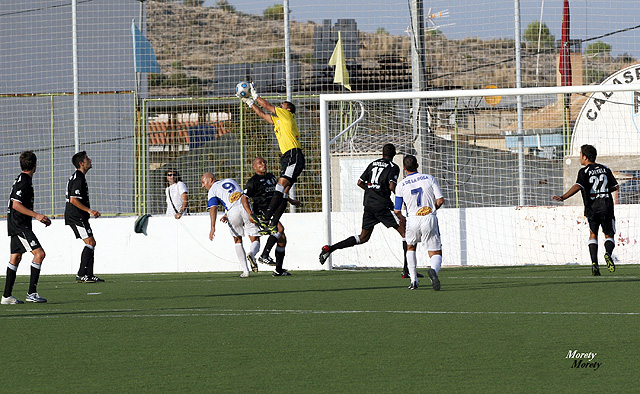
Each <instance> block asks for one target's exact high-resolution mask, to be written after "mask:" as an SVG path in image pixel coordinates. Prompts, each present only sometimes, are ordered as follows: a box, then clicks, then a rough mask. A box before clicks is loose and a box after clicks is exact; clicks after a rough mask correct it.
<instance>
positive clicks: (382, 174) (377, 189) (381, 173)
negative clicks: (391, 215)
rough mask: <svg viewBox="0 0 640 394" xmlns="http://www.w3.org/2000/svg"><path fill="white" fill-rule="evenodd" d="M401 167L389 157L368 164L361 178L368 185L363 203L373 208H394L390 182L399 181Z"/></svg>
mask: <svg viewBox="0 0 640 394" xmlns="http://www.w3.org/2000/svg"><path fill="white" fill-rule="evenodd" d="M399 175H400V167H398V165H397V164H395V163H394V162H392V161H391V160H389V159H385V158H382V159H378V160H374V161H373V162H371V164H369V166H367V169H366V170H364V172H363V173H362V175H360V180H361V181H363V182H364V183H365V184H366V185H365V187H366V189H365V191H364V201H363V205H364V206H366V207H371V208H387V209H392V208H393V202H391V189H390V188H389V183H390V182H393V183H398V176H399Z"/></svg>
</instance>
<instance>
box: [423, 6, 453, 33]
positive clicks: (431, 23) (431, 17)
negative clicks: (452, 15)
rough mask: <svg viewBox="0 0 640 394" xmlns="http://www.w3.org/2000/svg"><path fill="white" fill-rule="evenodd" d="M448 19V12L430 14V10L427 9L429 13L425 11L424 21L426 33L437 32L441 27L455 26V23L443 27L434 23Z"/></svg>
mask: <svg viewBox="0 0 640 394" xmlns="http://www.w3.org/2000/svg"><path fill="white" fill-rule="evenodd" d="M448 17H449V10H442V11H438V12H433V13H432V12H431V8H429V11H427V15H426V19H427V24H426V25H427V26H425V28H426V30H428V31H432V30H438V29H440V28H441V27H445V26H453V25H455V23H447V24H444V25H439V24H437V23H436V22H435V19H440V18H448Z"/></svg>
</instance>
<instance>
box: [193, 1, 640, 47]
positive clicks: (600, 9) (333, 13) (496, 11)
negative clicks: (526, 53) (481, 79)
mask: <svg viewBox="0 0 640 394" xmlns="http://www.w3.org/2000/svg"><path fill="white" fill-rule="evenodd" d="M228 1H229V3H230V4H231V5H233V6H234V7H235V8H236V9H237V10H238V11H241V12H244V13H248V14H256V15H262V12H263V11H264V10H265V9H266V8H268V7H270V6H272V5H274V4H276V3H278V4H282V0H228ZM408 1H409V0H320V1H318V0H289V7H290V9H291V17H292V19H293V20H295V21H299V22H306V21H314V22H317V23H322V21H323V20H324V19H331V20H332V21H333V23H335V21H336V20H337V19H342V18H354V19H356V22H357V23H358V28H359V29H360V30H363V31H368V32H375V31H376V30H377V29H378V28H379V27H382V28H384V29H386V30H387V31H388V32H390V33H391V34H406V32H405V31H406V30H407V28H408V25H409V11H408V9H409V7H408ZM215 2H216V0H206V1H205V3H204V5H205V6H212V5H214V4H215ZM514 4H515V0H485V1H482V0H480V1H469V0H446V1H445V0H436V1H429V0H425V3H424V7H425V9H426V10H428V9H429V8H431V10H432V13H434V12H439V11H443V10H448V12H449V15H448V17H446V18H441V19H435V21H436V22H437V23H438V24H439V30H440V31H442V32H443V33H444V34H445V36H447V38H449V39H462V38H466V37H479V38H482V39H490V38H514V37H515V34H514V31H515V17H514V15H515V5H514ZM569 4H570V9H571V38H572V39H588V38H592V37H596V36H599V35H602V34H606V33H609V32H613V31H616V30H621V29H625V28H630V27H634V26H637V25H639V24H640V7H638V5H637V4H638V0H570V1H569ZM562 5H563V0H553V1H549V0H546V1H545V0H535V1H533V0H520V19H521V29H522V31H524V30H525V29H526V27H527V25H528V24H529V23H531V22H533V21H537V20H541V18H540V15H541V11H542V21H543V22H544V23H545V24H546V25H547V26H548V27H549V29H550V31H551V34H553V35H554V36H555V37H556V39H560V35H561V25H562ZM600 40H601V41H604V42H605V43H607V44H609V45H611V46H612V54H613V55H614V56H617V55H620V54H622V53H628V54H630V55H632V56H634V57H636V58H640V45H637V43H638V42H640V28H638V29H634V30H631V31H628V32H625V33H620V34H616V35H613V36H609V37H605V38H601V39H600ZM592 42H595V41H589V42H587V43H586V44H584V45H583V50H584V49H585V46H586V45H587V44H589V43H592Z"/></svg>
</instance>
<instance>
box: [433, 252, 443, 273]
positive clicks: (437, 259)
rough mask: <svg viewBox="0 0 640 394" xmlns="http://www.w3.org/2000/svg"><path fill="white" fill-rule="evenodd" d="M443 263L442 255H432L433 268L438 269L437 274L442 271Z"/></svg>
mask: <svg viewBox="0 0 640 394" xmlns="http://www.w3.org/2000/svg"><path fill="white" fill-rule="evenodd" d="M441 265H442V255H441V254H434V255H433V256H431V268H432V269H433V270H434V271H436V274H437V273H438V272H439V271H440V266H441Z"/></svg>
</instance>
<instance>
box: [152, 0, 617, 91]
mask: <svg viewBox="0 0 640 394" xmlns="http://www.w3.org/2000/svg"><path fill="white" fill-rule="evenodd" d="M145 4H146V7H147V37H148V39H149V41H150V42H151V44H152V45H153V47H154V49H155V51H156V55H157V58H158V62H159V63H160V65H161V66H162V75H161V76H155V77H152V80H151V83H150V93H151V94H152V95H154V96H182V95H208V94H211V85H212V84H213V81H214V78H215V75H214V67H215V65H220V64H234V63H254V62H270V61H283V58H284V27H283V23H282V21H281V20H265V19H264V18H263V17H262V16H256V15H248V14H242V13H238V12H229V11H225V10H223V9H218V8H212V7H198V6H188V5H184V4H178V3H166V2H160V1H153V0H149V1H147V2H146V3H145ZM316 27H317V24H315V23H313V22H306V23H300V22H295V21H292V22H291V24H290V32H291V52H292V60H293V61H294V62H296V63H298V64H300V67H301V69H300V71H301V81H302V84H301V88H300V90H301V91H304V92H308V93H315V92H318V91H319V90H321V87H320V86H319V84H318V82H317V81H315V80H314V78H316V75H315V74H314V62H315V59H314V57H313V56H314V55H313V54H314V47H313V45H314V39H313V38H314V29H315V28H316ZM358 34H359V45H360V48H359V57H358V58H357V59H349V60H350V64H351V63H357V65H358V69H357V70H356V71H355V72H354V73H353V74H352V75H353V76H352V82H353V84H354V85H355V88H356V89H355V90H385V85H384V84H382V83H375V82H376V79H377V80H378V81H383V80H385V78H387V77H388V76H389V75H390V73H391V74H393V73H397V74H398V76H396V79H403V80H404V81H406V80H407V77H408V76H410V68H411V60H410V55H409V53H410V41H409V37H408V36H406V35H404V36H394V35H389V34H376V33H367V32H362V31H360V32H359V33H358ZM426 47H427V53H428V54H427V73H428V77H427V78H428V80H429V86H430V87H432V88H447V89H451V88H466V89H472V88H482V87H485V86H487V85H496V86H499V87H515V71H514V69H515V62H514V61H513V57H514V54H515V49H514V41H513V40H512V39H495V40H480V39H478V38H466V39H462V40H449V39H447V38H446V37H445V36H444V35H442V34H429V35H428V36H427V42H426ZM556 53H557V51H556V50H555V49H551V50H548V51H547V53H543V54H541V55H539V56H538V55H535V53H534V51H533V49H529V48H526V47H525V48H523V51H522V54H523V58H522V78H523V86H553V85H555V84H556V56H557V54H556ZM622 66H624V64H622V63H620V62H617V61H616V59H612V58H610V57H609V58H605V57H602V58H597V59H591V60H589V64H588V65H584V68H585V70H586V73H587V80H586V81H585V82H586V83H592V82H595V81H597V80H599V79H602V78H604V77H606V76H607V75H609V74H610V73H612V72H613V71H615V70H617V69H619V68H621V67H622ZM536 70H538V72H536ZM394 75H395V74H393V75H391V77H394ZM153 78H156V79H153ZM409 80H410V77H409ZM402 87H403V85H397V86H396V87H391V89H398V88H402ZM325 88H326V87H325ZM405 88H406V86H405ZM386 89H389V87H388V85H387V87H386Z"/></svg>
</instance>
